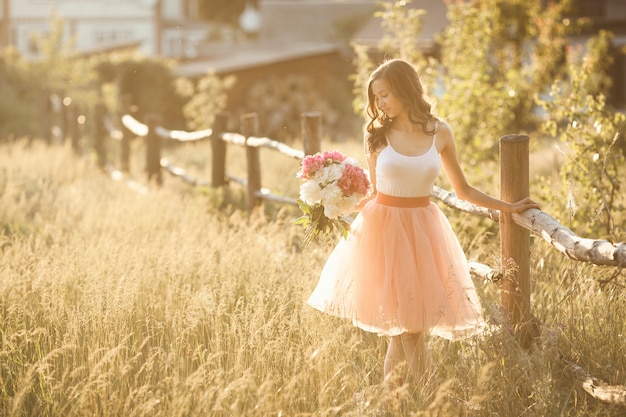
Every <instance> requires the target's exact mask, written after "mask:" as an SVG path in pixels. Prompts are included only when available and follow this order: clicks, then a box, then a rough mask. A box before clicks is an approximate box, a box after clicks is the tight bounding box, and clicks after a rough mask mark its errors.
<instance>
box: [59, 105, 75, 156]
mask: <svg viewBox="0 0 626 417" xmlns="http://www.w3.org/2000/svg"><path fill="white" fill-rule="evenodd" d="M71 104H72V98H71V97H68V96H66V95H65V93H63V94H62V95H61V108H60V109H59V111H60V117H61V120H60V128H61V132H60V134H61V136H60V137H59V143H60V144H61V145H63V144H64V143H65V140H66V139H67V137H68V135H69V124H70V114H71V113H70V105H71Z"/></svg>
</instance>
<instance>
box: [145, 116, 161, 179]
mask: <svg viewBox="0 0 626 417" xmlns="http://www.w3.org/2000/svg"><path fill="white" fill-rule="evenodd" d="M159 120H160V118H159V116H157V115H156V114H150V115H147V116H146V124H147V125H148V134H147V135H146V138H145V140H146V174H147V175H148V182H155V183H156V184H157V185H162V184H163V174H162V172H161V138H160V137H159V136H158V135H157V134H156V131H155V127H156V126H157V125H158V123H159Z"/></svg>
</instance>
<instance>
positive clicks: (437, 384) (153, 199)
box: [0, 142, 626, 417]
mask: <svg viewBox="0 0 626 417" xmlns="http://www.w3.org/2000/svg"><path fill="white" fill-rule="evenodd" d="M325 146H327V145H325ZM328 146H330V145H328ZM333 146H335V144H333ZM336 147H338V148H340V149H341V150H343V151H345V152H346V153H350V154H351V155H353V156H357V157H360V155H361V154H362V151H361V146H360V144H354V143H350V142H345V143H340V144H336ZM135 153H137V152H135ZM167 153H168V155H169V156H171V161H172V162H173V163H175V164H178V163H180V164H181V166H184V167H185V168H186V169H188V171H189V172H190V174H192V175H199V176H203V177H205V178H207V173H208V172H209V170H208V168H207V166H206V163H207V162H206V161H207V160H209V155H210V148H209V147H208V145H206V146H205V145H189V146H184V147H181V148H179V149H176V150H172V149H169V150H167ZM262 158H263V161H264V163H263V167H264V171H263V176H264V177H263V185H264V186H267V187H268V188H270V189H272V190H274V191H276V192H277V193H280V194H285V195H290V196H293V197H295V196H296V194H297V187H298V183H297V180H296V179H295V172H296V171H297V169H298V161H292V160H287V161H285V160H284V159H283V158H284V157H282V156H280V155H271V154H269V153H267V154H266V153H263V154H262ZM266 161H267V163H266ZM142 164H143V162H142V160H141V159H140V158H138V159H137V160H133V170H134V173H135V174H136V177H137V179H139V180H142V179H143V177H142V173H141V169H142ZM228 166H229V168H230V167H232V169H233V170H238V169H243V168H242V167H243V166H245V161H244V160H243V153H238V151H233V152H231V151H230V149H229V165H228ZM269 167H271V169H270V168H269ZM165 175H166V176H165V184H164V186H163V187H161V188H156V187H148V192H147V193H138V192H136V191H134V190H132V189H130V188H129V187H127V186H126V185H125V184H124V183H123V182H120V181H113V180H112V179H111V178H110V177H108V176H107V175H105V174H103V173H101V172H99V171H98V170H97V168H96V164H95V163H94V160H93V158H92V157H91V156H89V155H87V156H83V157H77V156H75V155H74V154H73V153H72V152H71V150H69V149H67V148H65V147H62V146H53V147H47V146H43V145H39V144H33V145H28V144H26V143H25V142H24V143H22V142H15V143H10V144H3V145H0V336H1V339H0V416H3V417H18V416H19V417H23V416H59V417H61V416H62V417H75V416H102V417H113V416H115V417H119V416H150V417H157V416H163V417H176V416H181V417H182V416H203V417H211V416H215V417H222V416H250V417H254V416H259V417H261V416H263V417H266V416H276V417H280V416H283V417H286V416H289V417H291V416H293V417H296V416H301V417H304V416H320V417H321V416H481V417H482V416H485V417H487V416H490V417H491V416H501V417H505V416H506V417H509V416H511V417H512V416H570V417H574V416H577V417H582V416H623V415H624V414H625V413H626V410H625V409H624V408H620V407H617V406H611V405H608V404H604V403H602V402H600V401H598V400H595V399H592V398H590V397H589V396H588V395H587V394H585V393H584V392H582V391H581V390H579V388H577V386H576V384H575V383H574V382H573V380H572V378H571V377H569V376H567V375H564V374H563V372H562V370H561V369H562V368H561V365H560V360H559V359H560V355H563V357H566V358H568V359H570V360H574V361H576V362H577V363H578V364H580V365H581V366H582V367H584V368H585V369H587V370H588V371H589V372H591V374H593V375H594V376H596V377H598V378H602V379H603V380H604V381H606V382H608V383H611V384H622V385H624V384H626V355H625V353H626V350H625V348H624V346H625V345H626V337H625V335H626V321H625V320H624V317H626V297H624V292H623V289H620V288H619V287H614V286H605V287H601V286H600V285H599V284H598V283H597V278H598V277H602V276H608V275H610V274H612V273H613V270H612V269H610V268H609V269H606V268H604V269H603V268H599V267H593V266H589V265H583V264H576V263H574V262H571V261H569V260H568V259H566V258H565V257H563V256H562V255H561V254H559V253H556V252H555V251H553V250H552V249H551V248H550V247H549V245H547V244H545V243H544V242H541V241H538V240H533V245H532V269H533V271H532V273H533V278H534V283H533V298H532V305H533V312H534V314H535V315H536V316H537V317H538V318H539V319H540V320H541V321H542V323H543V324H544V326H545V327H544V332H543V334H542V336H541V338H540V339H538V340H537V342H536V345H535V347H534V348H533V349H532V350H531V351H524V350H521V349H520V348H519V347H518V346H517V345H516V343H515V341H514V340H513V339H512V338H511V336H510V335H509V334H508V333H507V332H505V331H504V332H503V331H500V330H498V328H497V327H494V329H493V331H490V332H488V333H486V334H485V335H484V336H482V337H480V338H476V339H473V340H468V341H464V342H456V343H448V342H444V341H442V340H439V339H434V338H433V339H430V340H429V348H430V350H431V356H432V369H433V377H432V379H431V380H430V381H429V382H428V384H427V386H426V387H424V388H416V387H413V386H403V387H400V388H398V389H396V390H393V391H389V390H385V389H383V388H382V387H381V385H380V383H381V380H382V367H383V359H384V354H385V349H386V344H387V340H386V339H385V338H379V337H377V336H375V335H371V334H366V333H364V332H362V331H360V330H357V329H355V328H353V327H352V325H351V324H350V323H346V322H344V321H340V320H336V319H333V318H331V317H327V316H325V315H322V314H321V313H318V312H317V311H315V310H313V309H311V308H309V307H307V305H306V304H305V302H306V299H307V297H308V295H309V293H310V292H311V291H312V289H313V287H314V285H315V283H316V280H317V275H318V274H319V272H320V269H321V266H322V265H323V262H324V259H325V257H326V256H327V255H328V253H329V251H330V248H329V247H325V246H321V245H311V246H310V247H307V248H306V249H304V250H303V249H302V248H301V247H300V242H301V238H302V231H301V230H300V229H299V228H298V227H296V226H295V225H293V224H292V219H294V218H295V217H297V216H298V213H297V211H296V209H295V208H291V207H282V208H281V207H275V206H266V207H265V208H264V209H263V210H260V212H258V213H253V214H252V215H250V216H248V214H247V213H245V212H244V211H243V210H242V209H241V208H240V207H242V204H240V202H241V201H242V199H243V195H244V193H243V191H242V190H239V189H238V186H237V185H236V184H233V185H232V186H231V187H229V190H228V192H225V191H215V190H210V189H202V188H191V187H189V186H187V185H185V184H182V183H181V182H180V181H179V180H178V179H176V178H172V177H168V176H167V174H165ZM239 175H242V174H241V172H240V173H239ZM207 179H208V178H207ZM450 216H454V217H455V221H454V222H453V223H454V224H455V225H457V226H458V233H459V238H460V240H461V242H462V244H463V245H464V247H466V249H467V251H468V254H469V256H470V257H472V258H478V260H480V261H482V262H485V263H492V262H493V260H494V259H497V251H498V242H497V239H498V236H497V228H496V229H495V232H494V229H493V228H489V229H486V228H484V227H481V225H482V223H481V222H482V220H481V221H480V222H477V221H470V220H469V219H467V218H466V217H460V216H464V215H460V214H455V213H450ZM459 217H460V218H461V219H466V220H465V221H463V220H460V221H459V220H458V218H459ZM463 224H465V226H463V227H462V226H461V225H463ZM485 230H487V231H485ZM477 286H478V288H479V292H480V295H481V297H482V300H483V303H484V307H485V310H486V314H487V315H488V317H490V318H493V319H497V318H498V316H499V288H498V285H497V284H496V283H489V282H481V281H477Z"/></svg>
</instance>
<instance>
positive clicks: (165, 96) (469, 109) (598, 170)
mask: <svg viewBox="0 0 626 417" xmlns="http://www.w3.org/2000/svg"><path fill="white" fill-rule="evenodd" d="M218 3H219V4H218ZM408 3H410V1H392V2H380V3H379V5H378V11H377V12H376V16H377V17H379V18H380V19H381V22H382V23H381V27H382V29H383V38H382V40H381V42H380V44H379V45H378V46H377V47H376V48H374V49H372V48H368V47H365V46H362V45H356V44H354V45H352V46H353V48H352V52H353V54H352V64H353V68H354V71H353V73H352V74H351V76H350V81H349V82H351V83H352V86H353V96H352V97H346V96H345V95H343V96H342V97H341V100H343V101H345V102H346V103H344V104H341V103H334V107H336V108H339V109H341V108H345V107H348V108H349V107H350V105H349V101H350V100H352V107H353V109H354V110H355V114H353V115H350V114H346V113H341V118H344V119H345V118H350V117H354V119H355V121H357V122H356V123H354V124H348V126H352V130H354V132H353V136H354V138H355V139H356V140H360V138H361V133H360V132H358V131H356V130H357V129H354V126H356V125H357V124H360V123H359V122H358V121H359V120H360V121H362V118H361V114H362V110H363V105H364V101H363V100H364V91H365V84H366V82H367V77H368V75H369V73H370V72H371V70H372V69H373V68H374V67H375V66H376V65H377V64H378V63H379V62H380V61H381V60H382V59H384V57H399V58H405V59H407V60H409V61H411V62H413V63H414V64H415V65H416V66H417V68H418V69H419V71H420V74H421V77H422V81H423V83H424V86H425V88H426V89H427V91H429V96H430V99H431V101H432V103H433V105H434V109H435V112H436V114H438V115H439V116H440V117H442V118H444V119H445V120H447V121H448V122H449V123H450V124H451V125H452V126H453V128H454V131H455V134H456V138H457V141H458V142H459V144H460V146H459V148H460V149H461V151H460V152H459V157H460V159H461V162H462V164H463V165H464V166H465V167H466V170H467V171H469V170H471V173H472V182H474V183H475V184H476V185H477V186H479V188H483V189H485V190H488V191H489V190H494V189H497V184H496V183H495V182H494V181H496V180H497V178H496V177H497V176H494V175H493V173H494V172H496V170H497V164H496V161H497V157H498V150H497V147H498V139H499V137H501V136H503V135H506V134H512V133H520V134H528V135H529V136H530V137H531V138H532V140H531V150H532V152H533V157H535V159H534V160H533V161H534V162H531V163H533V164H537V166H540V167H541V168H538V169H535V170H531V171H532V172H533V178H531V183H532V187H533V189H532V193H533V196H534V197H535V198H536V199H537V200H540V201H541V202H542V205H543V207H544V208H545V209H546V210H547V211H549V212H553V213H560V214H561V216H562V217H563V218H559V219H558V220H560V221H561V222H562V223H564V224H567V225H569V226H570V227H572V228H573V229H574V230H576V231H577V232H578V233H580V234H585V235H595V236H597V237H603V238H608V239H611V240H615V241H618V240H623V239H624V215H623V213H624V204H625V203H624V197H623V190H622V189H621V181H620V180H619V179H620V177H621V176H622V175H623V174H624V173H623V171H624V168H623V166H624V155H625V154H626V144H625V141H624V130H625V123H624V115H623V112H622V111H620V110H619V109H615V108H613V107H612V106H611V105H610V104H609V103H610V100H608V99H607V92H608V91H609V87H610V78H609V76H608V74H607V71H608V67H609V64H610V62H609V61H610V59H609V56H610V54H609V53H608V50H609V48H610V43H611V38H612V36H613V35H612V34H611V33H609V32H601V33H599V34H598V35H597V36H595V37H593V38H592V39H591V40H590V41H589V42H588V43H587V44H586V45H581V46H577V47H575V46H572V44H571V42H569V39H570V38H568V37H571V36H572V35H576V34H578V33H580V31H581V30H582V29H583V28H584V27H585V25H587V24H588V23H587V22H586V21H585V19H584V18H580V19H573V18H570V17H569V16H570V15H569V14H568V12H569V10H570V8H571V7H572V4H571V1H570V0H562V1H554V2H549V3H545V4H544V2H536V1H533V0H471V1H463V2H450V3H449V4H448V15H447V17H448V25H447V26H446V28H445V30H444V31H443V32H442V33H441V34H440V35H439V38H438V39H436V51H435V53H425V52H424V50H423V49H420V48H418V45H417V43H416V42H415V40H416V39H420V32H421V29H422V22H423V19H427V18H428V16H427V14H426V13H425V11H423V10H420V9H419V8H414V7H408ZM200 6H201V7H202V8H203V9H202V10H204V11H205V12H206V13H207V14H211V16H212V18H211V19H213V20H222V21H225V22H226V21H229V20H232V18H233V16H236V15H238V14H239V13H240V12H241V9H242V8H243V7H245V2H243V1H239V2H232V4H230V5H229V6H228V7H226V6H224V5H223V4H222V2H211V1H204V2H200ZM218 6H219V7H218ZM220 7H222V8H220ZM217 9H219V10H220V13H222V12H223V16H222V15H219V14H215V13H216V11H215V10H217ZM220 16H221V17H220ZM62 25H63V23H62V21H61V20H60V19H55V20H54V28H55V30H53V31H51V33H50V34H49V35H48V36H47V37H45V38H40V39H35V41H36V42H37V44H38V48H39V49H40V50H41V51H42V59H40V60H38V61H28V60H25V59H23V58H22V57H21V56H19V54H18V53H16V52H15V51H13V50H5V51H4V52H3V53H2V55H0V93H1V94H2V97H3V100H2V102H1V103H0V140H6V139H8V138H14V137H21V136H28V137H43V138H49V137H50V128H51V126H54V125H55V124H57V122H58V120H55V117H57V118H58V112H57V111H56V110H58V108H59V107H60V106H63V105H64V103H65V105H67V104H68V101H67V98H71V105H72V106H73V107H74V108H75V109H77V110H76V111H75V113H73V116H72V117H75V116H76V112H78V113H81V114H84V115H87V125H89V123H90V119H89V115H90V114H92V112H93V109H94V108H95V106H97V105H99V104H100V103H104V104H105V105H106V108H107V111H108V112H109V114H111V115H119V114H122V113H124V112H131V113H132V114H134V115H135V116H136V117H137V118H138V119H139V120H142V119H144V117H145V115H147V114H157V115H159V116H160V120H161V123H162V124H163V126H165V127H167V128H169V129H183V128H187V129H199V128H206V127H210V125H211V123H212V117H213V116H214V115H215V114H216V113H217V112H219V111H220V110H221V109H224V108H225V107H226V105H227V100H228V90H229V89H230V88H231V87H232V86H233V85H234V83H236V80H235V79H233V78H220V77H218V76H216V75H215V74H213V73H212V72H210V71H209V72H207V73H206V74H205V75H204V76H203V77H200V79H193V80H192V79H186V78H180V77H177V76H176V75H175V71H174V69H175V63H174V62H171V61H167V60H165V59H162V58H156V57H146V56H142V55H140V54H139V53H137V52H136V51H134V50H128V51H117V52H111V53H102V54H97V55H79V54H76V53H74V51H73V49H72V44H71V42H69V43H68V42H63V40H62V36H61V35H62V33H63V26H62ZM270 81H271V83H274V84H277V85H274V84H272V89H273V90H276V91H283V90H287V91H289V90H290V89H293V87H292V84H293V77H291V78H290V77H285V79H284V80H281V79H277V80H268V83H269V82H270ZM337 82H338V83H342V82H348V80H345V79H344V80H338V81H337ZM281 83H284V84H285V85H284V88H283V87H282V86H281V85H280V84H281ZM338 91H339V89H338ZM307 97H308V96H307ZM122 98H124V99H122ZM64 99H65V100H64ZM251 100H252V99H251ZM319 100H327V101H328V98H324V97H320V98H319ZM337 100H338V99H337V98H335V99H334V101H337ZM252 101H254V100H252ZM256 101H257V102H259V103H261V102H263V97H260V98H259V97H257V99H256ZM342 106H344V107H342ZM306 110H307V109H299V111H306ZM262 111H264V112H266V113H268V112H270V113H271V111H272V109H271V108H269V109H268V108H264V109H262ZM275 111H276V114H279V112H280V111H284V109H282V108H277V109H275ZM337 114H339V113H337ZM271 116H272V115H271V114H268V115H266V118H267V119H268V120H270V119H271ZM74 121H75V119H74ZM91 121H92V120H91ZM329 135H330V133H329ZM343 136H345V135H343ZM444 181H445V180H444Z"/></svg>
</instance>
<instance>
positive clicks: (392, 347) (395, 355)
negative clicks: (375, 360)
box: [385, 336, 405, 386]
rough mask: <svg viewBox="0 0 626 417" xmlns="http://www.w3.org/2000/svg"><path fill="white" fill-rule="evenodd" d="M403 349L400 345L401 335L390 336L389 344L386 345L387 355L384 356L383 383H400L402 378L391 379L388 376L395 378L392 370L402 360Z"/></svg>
mask: <svg viewBox="0 0 626 417" xmlns="http://www.w3.org/2000/svg"><path fill="white" fill-rule="evenodd" d="M404 360H405V359H404V349H403V347H402V336H391V340H390V341H389V346H388V347H387V355H386V356H385V383H387V384H389V385H391V386H393V385H396V384H398V385H402V379H400V380H397V381H393V382H392V381H391V380H390V378H394V379H395V378H396V377H397V376H395V375H393V371H394V370H395V369H396V368H397V367H398V365H400V364H401V363H402V362H404Z"/></svg>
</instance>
